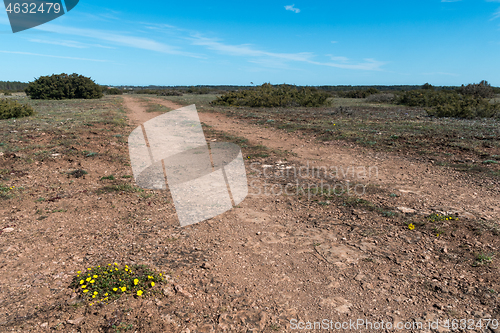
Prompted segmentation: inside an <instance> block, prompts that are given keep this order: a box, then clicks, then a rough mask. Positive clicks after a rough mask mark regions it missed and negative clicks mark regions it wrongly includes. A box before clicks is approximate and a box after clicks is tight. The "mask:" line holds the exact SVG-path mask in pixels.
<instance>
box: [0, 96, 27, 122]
mask: <svg viewBox="0 0 500 333" xmlns="http://www.w3.org/2000/svg"><path fill="white" fill-rule="evenodd" d="M33 114H34V111H33V108H32V107H31V106H29V105H23V104H21V103H19V102H17V101H15V100H9V99H0V119H9V118H22V117H29V116H31V115H33Z"/></svg>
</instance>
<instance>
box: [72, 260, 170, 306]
mask: <svg viewBox="0 0 500 333" xmlns="http://www.w3.org/2000/svg"><path fill="white" fill-rule="evenodd" d="M163 281H164V277H163V274H162V273H158V272H156V271H155V270H152V269H150V268H148V267H147V266H146V265H133V266H130V267H129V266H128V265H125V266H123V267H121V266H119V265H118V264H117V263H114V264H108V265H104V266H103V267H101V266H97V267H89V268H87V269H85V270H83V271H78V272H76V276H75V277H74V278H73V281H72V282H71V285H70V287H71V288H73V290H74V291H75V292H77V293H78V294H80V295H81V296H82V297H83V298H84V299H85V300H87V301H88V302H89V305H90V306H92V305H94V304H98V303H108V302H109V301H111V300H114V299H116V298H119V297H121V296H122V295H125V294H133V295H135V296H137V297H145V296H147V295H148V294H151V293H152V292H154V290H155V288H154V287H155V286H159V285H160V284H161V283H162V282H163Z"/></svg>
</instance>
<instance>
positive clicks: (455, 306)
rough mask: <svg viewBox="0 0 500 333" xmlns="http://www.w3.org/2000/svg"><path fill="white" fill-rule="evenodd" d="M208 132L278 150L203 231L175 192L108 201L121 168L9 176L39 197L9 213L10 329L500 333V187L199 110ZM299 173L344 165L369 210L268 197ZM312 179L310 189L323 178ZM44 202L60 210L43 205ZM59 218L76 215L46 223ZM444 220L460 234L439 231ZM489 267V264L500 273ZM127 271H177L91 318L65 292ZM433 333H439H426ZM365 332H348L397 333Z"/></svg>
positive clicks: (2, 295) (59, 164) (2, 319)
mask: <svg viewBox="0 0 500 333" xmlns="http://www.w3.org/2000/svg"><path fill="white" fill-rule="evenodd" d="M154 101H155V102H158V103H160V102H161V100H159V99H158V100H154ZM124 103H125V104H124V105H125V107H126V108H127V109H128V110H129V119H130V120H131V122H132V123H133V125H134V126H136V125H138V124H140V123H142V122H144V121H146V120H148V119H151V118H153V117H155V116H156V115H157V114H153V113H146V112H145V107H144V105H142V104H141V103H140V102H138V101H137V100H135V99H134V98H133V97H130V96H126V97H124ZM161 103H163V102H161ZM166 106H168V107H171V108H175V107H176V106H175V105H172V104H169V105H166ZM200 119H201V121H202V122H203V123H205V124H207V125H210V126H212V127H211V129H212V130H213V132H210V131H207V139H208V140H209V141H211V140H221V136H220V135H218V134H217V133H222V132H224V133H228V134H232V135H237V136H240V137H245V138H247V139H248V140H249V141H248V144H249V145H258V144H262V145H265V146H267V147H269V148H271V149H275V152H270V153H269V156H268V157H263V158H252V159H247V160H246V163H247V177H248V179H249V183H250V184H251V186H250V190H249V191H250V194H249V196H248V197H247V198H246V199H245V200H244V201H243V202H242V203H241V204H240V205H238V206H237V207H235V208H234V209H232V210H231V211H228V212H226V213H224V214H222V215H220V216H218V217H216V218H213V219H210V220H207V221H204V222H201V223H198V224H195V225H191V226H188V227H184V228H180V227H179V226H178V225H179V223H178V221H177V217H176V215H175V209H174V206H173V204H172V203H171V200H169V197H168V195H166V194H165V193H164V192H161V191H146V192H145V193H144V194H141V195H139V194H137V193H130V192H112V193H101V192H99V189H101V188H102V187H103V186H105V185H106V184H107V183H105V182H106V181H104V182H103V181H100V180H99V179H100V178H101V177H102V176H103V175H105V174H114V175H131V174H132V173H131V170H130V167H129V166H126V165H124V164H123V161H121V160H105V159H100V160H98V161H96V160H88V159H83V160H72V161H70V160H69V159H67V158H66V157H65V156H61V157H57V158H59V159H57V158H55V159H54V160H51V161H47V162H44V163H43V164H37V165H35V166H33V167H32V168H31V169H29V170H27V171H26V172H25V173H24V174H19V175H16V174H14V175H13V176H15V177H17V179H18V182H19V184H22V185H24V186H25V187H29V188H32V189H33V193H32V198H31V199H29V200H28V199H26V200H25V201H23V202H22V205H21V204H17V203H15V204H14V202H11V201H7V203H6V204H5V205H4V204H3V203H2V206H1V208H0V221H2V220H3V224H2V228H3V229H2V230H4V232H2V233H1V234H0V242H1V243H0V244H1V245H0V249H1V253H0V254H1V256H2V259H1V260H0V282H1V285H0V300H1V304H0V305H1V310H0V331H2V332H3V331H5V332H8V331H19V332H48V331H53V330H56V331H57V330H59V331H63V332H117V331H118V330H117V328H116V326H118V325H120V324H121V323H123V325H132V326H131V328H130V329H129V331H132V332H135V331H137V332H223V331H226V332H275V331H276V332H293V331H310V332H312V331H320V330H318V329H317V330H313V329H308V330H297V329H294V328H296V325H298V324H299V323H301V326H300V327H308V326H306V325H307V323H308V322H310V323H309V325H313V326H312V327H314V322H322V323H323V325H326V324H328V325H333V327H334V326H335V323H340V325H341V324H342V323H344V322H345V323H349V321H351V322H355V323H360V324H361V321H363V323H364V324H365V325H366V322H367V321H369V322H371V323H372V325H373V324H375V325H377V324H378V323H382V321H383V322H384V323H387V322H390V323H394V325H395V324H396V323H398V322H402V323H403V325H404V323H409V324H407V325H417V324H416V323H417V322H421V323H423V324H424V327H422V328H420V327H416V328H415V329H403V330H399V331H406V332H409V331H414V332H429V331H442V332H444V331H449V330H451V329H452V327H451V326H452V324H453V323H458V325H460V320H463V319H467V320H469V321H468V322H466V324H467V325H468V327H469V328H470V329H464V330H462V331H467V332H495V333H497V332H499V330H498V329H496V328H495V327H496V326H495V325H492V324H495V321H494V320H500V308H499V292H500V281H499V278H498V277H499V276H500V275H499V265H498V259H497V258H496V257H495V255H494V254H495V253H497V252H498V251H499V247H500V242H499V240H498V235H499V233H498V224H496V222H497V221H498V217H499V215H500V211H499V207H498V202H499V191H498V188H499V187H498V184H497V183H492V184H485V183H483V182H484V181H482V180H478V179H476V178H473V177H464V176H463V174H458V173H455V172H453V171H450V170H448V169H444V168H440V167H437V166H434V165H432V164H427V163H422V162H420V161H416V160H412V158H411V157H406V156H401V155H389V154H383V153H378V154H373V153H371V152H370V151H369V150H366V149H362V148H358V147H354V146H345V145H344V144H343V143H340V142H339V143H332V144H331V145H324V144H320V143H317V142H315V141H314V140H312V138H304V137H298V136H296V135H294V134H287V133H285V132H282V131H280V130H275V129H270V128H264V127H258V126H255V125H250V124H248V123H245V122H244V121H243V120H238V119H234V118H228V117H226V116H224V115H222V114H217V113H206V112H203V113H200ZM131 129H132V128H131ZM89 144H90V145H93V146H94V147H93V149H94V151H102V152H104V151H107V152H108V153H116V154H122V155H127V154H128V150H127V145H126V142H115V141H109V142H102V140H100V139H99V137H98V136H96V135H91V136H89ZM278 150H287V151H289V152H292V153H293V154H288V155H283V154H281V155H280V154H278V153H279V151H278ZM244 152H245V149H244ZM294 154H295V155H294ZM0 163H1V164H0V169H4V168H5V169H7V168H9V169H10V167H11V166H14V169H15V168H16V167H19V168H21V166H18V165H16V164H15V163H16V162H12V161H11V158H8V157H5V156H4V157H0ZM287 166H289V167H290V166H291V167H292V170H293V168H294V167H296V170H298V168H299V167H303V168H304V169H303V170H306V169H307V170H312V166H316V167H321V166H327V167H330V166H334V167H338V168H339V169H340V168H343V169H340V170H344V172H345V173H347V167H348V166H350V167H351V168H352V167H355V168H356V169H355V170H356V173H355V175H354V176H352V169H351V173H350V174H346V175H345V176H344V175H342V174H337V176H338V177H337V178H335V179H334V180H333V182H335V183H338V184H342V185H343V186H346V181H347V180H349V181H350V183H354V184H357V183H360V184H365V185H367V186H366V193H365V194H363V195H360V196H358V198H362V199H363V200H365V201H363V202H362V203H363V204H348V203H353V202H356V203H357V202H360V201H352V200H351V199H352V197H348V196H346V197H343V198H342V200H344V201H342V200H340V198H339V199H337V198H332V199H331V200H330V199H322V198H319V199H317V200H318V201H314V200H308V197H307V194H306V195H302V196H297V195H295V194H296V193H295V192H293V191H292V190H290V195H287V196H285V195H273V194H272V192H271V193H270V194H269V195H264V194H263V188H262V186H263V185H264V184H267V188H268V189H269V188H270V186H271V185H273V184H274V185H275V187H274V188H275V189H276V188H280V186H281V187H283V186H285V185H287V184H288V183H292V184H293V183H294V182H295V181H296V180H297V179H295V178H294V177H290V176H289V177H286V178H285V177H281V176H280V171H282V170H283V169H284V170H287V169H286V167H287ZM307 166H309V167H308V168H307ZM374 166H376V167H377V169H378V174H375V175H373V174H372V175H371V177H368V176H366V177H364V178H360V177H358V172H359V171H360V170H362V167H365V168H366V169H367V170H368V168H369V167H374ZM77 167H78V168H80V167H81V168H82V169H85V170H87V171H89V173H88V175H86V176H85V179H84V178H83V177H82V178H78V179H75V180H74V182H73V183H70V182H69V179H68V178H67V176H66V175H63V174H61V173H60V172H59V171H63V170H67V169H74V168H77ZM264 169H265V170H266V174H264V171H263V170H264ZM270 170H272V172H269V171H270ZM372 170H373V168H372ZM270 174H275V175H277V176H272V177H271V176H270ZM265 175H269V177H266V176H265ZM302 176H303V177H301V179H300V180H301V181H304V182H306V183H311V184H312V183H318V182H320V181H321V180H322V179H323V178H325V177H324V176H319V177H318V175H310V174H309V175H304V174H302ZM329 181H330V182H332V179H329ZM109 182H110V183H112V182H111V181H109ZM120 182H128V183H130V184H133V181H129V180H126V181H125V180H120ZM259 189H260V190H261V193H260V194H256V192H257V191H258V190H259ZM145 194H148V195H149V194H152V196H148V195H145ZM391 194H392V195H391ZM42 195H43V196H46V197H47V198H49V200H47V201H44V202H36V201H35V199H36V198H37V197H38V196H42ZM312 199H314V198H312ZM350 200H351V201H350ZM353 200H354V199H353ZM166 201H168V202H166ZM342 202H344V203H345V205H344V204H341V203H342ZM368 203H370V204H368ZM373 207H382V208H381V209H375V208H373ZM397 207H399V215H398V216H396V215H394V213H395V212H396V211H397V210H398V209H397ZM59 208H64V209H66V211H65V212H56V213H46V212H48V211H50V212H52V211H54V210H57V209H59ZM391 208H392V210H391ZM39 210H42V211H43V215H40V214H37V213H36V212H37V211H39ZM436 212H438V213H441V214H449V215H453V216H457V217H458V220H447V221H442V222H438V223H431V222H428V219H427V218H426V216H427V215H429V214H431V213H436ZM42 216H45V217H44V218H41V217H42ZM408 221H411V222H413V223H414V225H415V226H416V228H415V229H414V230H410V228H408V226H407V222H408ZM12 226H13V227H12ZM7 227H11V229H13V230H10V229H9V231H6V230H7ZM438 234H439V236H438ZM478 254H484V255H486V256H488V257H492V261H491V263H487V262H486V261H485V260H483V261H480V260H478ZM115 261H116V262H119V263H121V264H127V263H128V264H130V263H145V264H148V265H151V266H152V267H155V268H157V269H159V270H161V271H163V272H167V273H168V274H169V279H168V280H169V283H168V284H166V285H165V286H164V288H163V292H162V294H159V295H157V296H156V297H150V298H133V297H132V296H124V297H122V298H120V299H119V300H117V301H114V302H113V303H110V304H107V305H99V306H93V307H89V306H88V305H86V303H84V302H82V301H81V300H80V299H79V297H78V296H77V295H76V294H74V293H73V292H72V290H71V289H69V288H68V284H69V282H70V281H71V278H72V276H73V275H74V272H75V271H76V270H79V269H82V267H86V266H92V265H100V264H104V263H107V262H115ZM492 319H493V321H492ZM447 320H449V321H448V322H447ZM454 320H458V321H454ZM479 320H481V321H479ZM428 322H432V323H439V329H435V328H436V327H434V326H433V327H431V328H428V327H425V325H428ZM447 323H448V324H449V326H450V327H449V328H447V327H446V324H447ZM478 323H481V324H482V327H479V326H476V325H478ZM471 324H474V327H472V326H471ZM486 324H489V327H488V328H486V327H485V325H486ZM113 325H115V328H113ZM302 325H304V326H302ZM316 325H317V324H316ZM365 325H363V326H362V327H361V326H359V327H357V330H353V329H352V328H353V326H351V325H349V326H347V327H346V329H345V330H344V331H360V332H376V331H386V330H385V329H383V330H382V329H380V330H377V329H375V328H376V327H375V328H373V327H372V328H371V329H370V327H368V329H367V328H366V326H365ZM385 325H387V324H385ZM467 325H466V326H467ZM123 327H125V326H123ZM316 328H318V327H316ZM333 330H334V329H332V331H333ZM121 331H123V329H122V330H121ZM340 331H342V330H340ZM388 331H393V330H388Z"/></svg>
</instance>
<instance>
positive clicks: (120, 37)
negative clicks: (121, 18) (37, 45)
mask: <svg viewBox="0 0 500 333" xmlns="http://www.w3.org/2000/svg"><path fill="white" fill-rule="evenodd" d="M35 29H39V30H43V31H49V32H55V33H61V34H67V35H74V36H81V37H89V38H97V39H100V40H103V41H107V42H111V43H115V44H118V45H123V46H128V47H133V48H136V49H143V50H148V51H156V52H160V53H166V54H174V55H182V56H188V57H193V58H201V57H200V56H197V55H195V54H192V53H189V52H184V51H182V50H180V49H179V48H178V47H175V46H171V45H167V44H164V43H160V42H157V41H155V40H152V39H149V38H143V37H134V36H130V35H124V34H120V33H114V32H107V31H101V30H94V29H80V28H71V27H64V26H60V25H55V24H44V25H41V26H38V27H36V28H35Z"/></svg>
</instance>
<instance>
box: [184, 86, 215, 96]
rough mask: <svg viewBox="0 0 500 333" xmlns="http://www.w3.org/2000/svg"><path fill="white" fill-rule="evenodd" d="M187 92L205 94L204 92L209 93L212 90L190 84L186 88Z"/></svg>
mask: <svg viewBox="0 0 500 333" xmlns="http://www.w3.org/2000/svg"><path fill="white" fill-rule="evenodd" d="M187 92H188V93H189V94H197V95H206V94H210V93H211V92H212V90H211V89H210V88H208V87H194V86H191V87H189V88H188V89H187Z"/></svg>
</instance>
